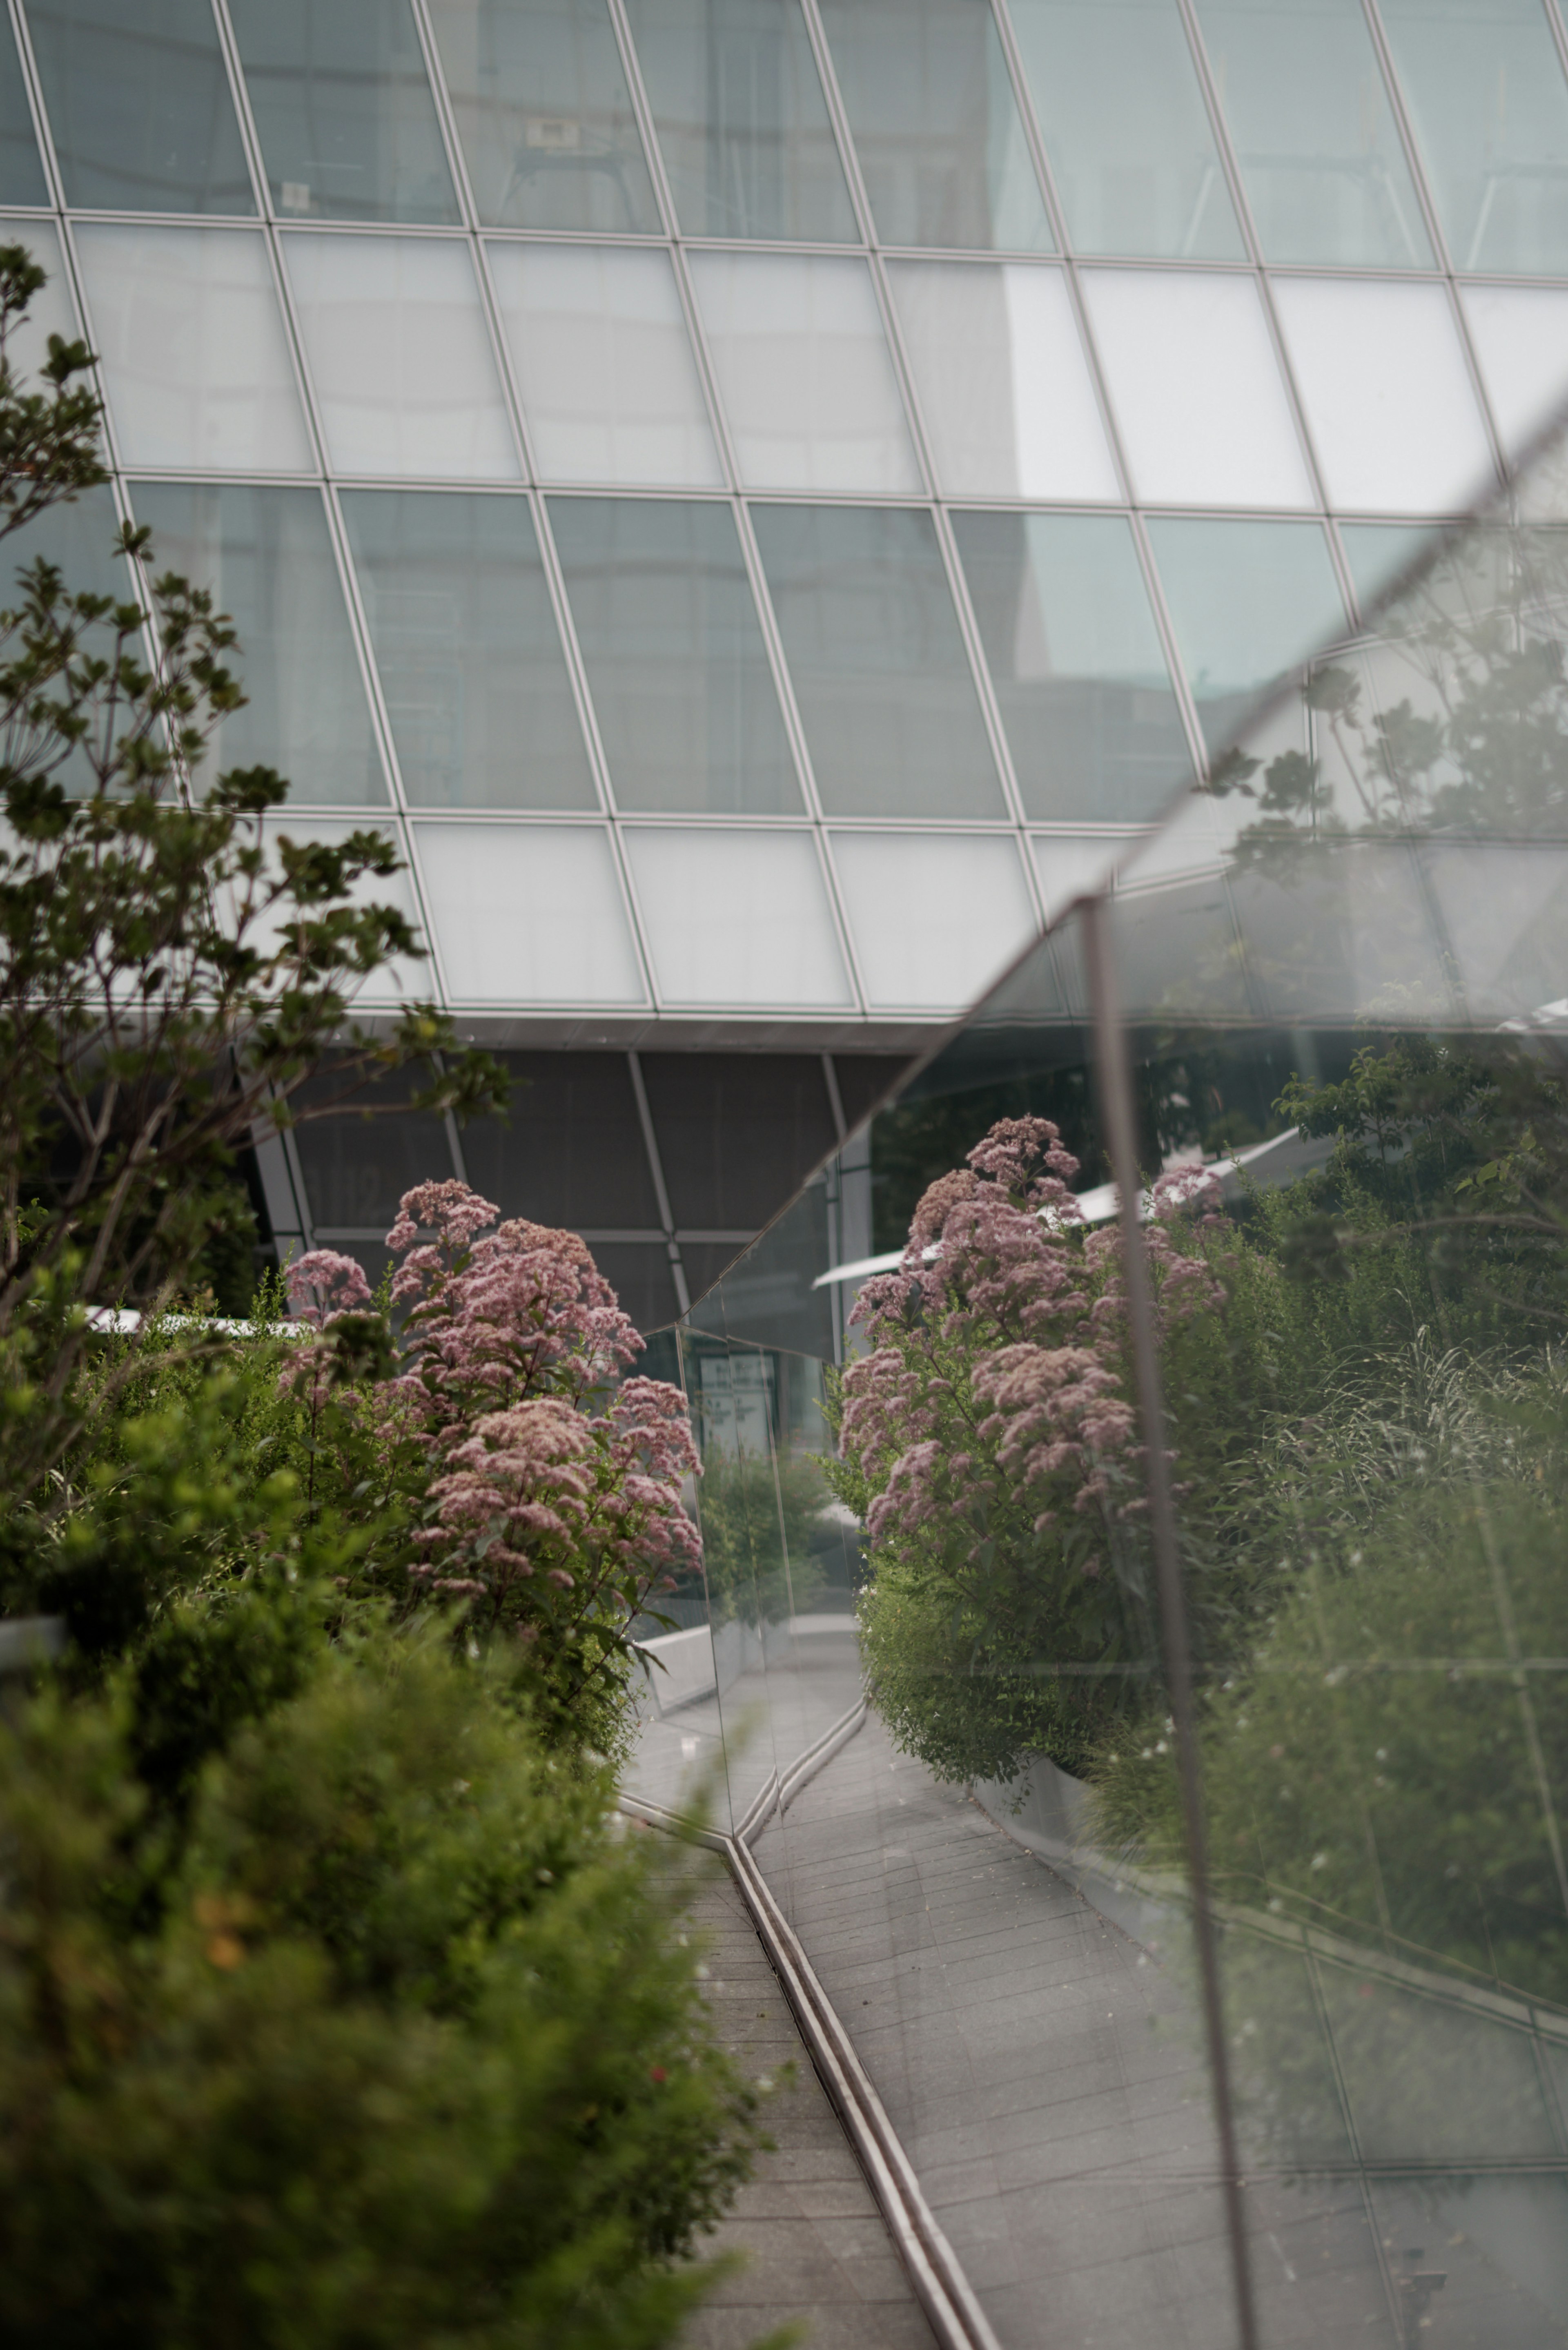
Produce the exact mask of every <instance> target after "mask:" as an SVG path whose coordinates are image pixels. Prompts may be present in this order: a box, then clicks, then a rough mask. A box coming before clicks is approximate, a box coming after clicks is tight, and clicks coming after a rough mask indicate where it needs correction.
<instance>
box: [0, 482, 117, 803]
mask: <svg viewBox="0 0 1568 2350" xmlns="http://www.w3.org/2000/svg"><path fill="white" fill-rule="evenodd" d="M118 538H119V515H118V514H117V513H116V511H115V504H114V493H113V491H112V490H111V489H110V488H109V484H107V483H105V482H99V483H98V484H95V486H94V487H93V488H92V489H90V490H85V491H84V492H83V493H82V494H81V496H80V497H78V498H73V499H70V500H68V501H67V502H65V503H62V504H59V505H54V506H48V507H47V508H46V509H45V511H44V512H43V513H42V514H40V515H35V516H34V518H33V520H32V521H31V522H29V523H25V524H24V525H23V526H22V528H21V529H20V530H14V531H8V532H7V533H6V536H5V540H4V541H3V542H0V604H3V605H5V606H6V607H12V606H13V605H14V603H15V600H16V580H17V574H18V573H19V572H21V571H24V570H27V569H30V568H31V567H32V566H33V565H34V564H35V563H39V562H42V563H51V564H53V565H54V566H55V567H56V569H57V571H59V572H60V574H61V575H62V577H64V580H65V583H66V586H67V590H69V591H70V592H71V593H73V594H79V595H88V596H107V597H109V598H111V600H112V601H113V602H115V603H117V604H123V603H124V602H125V601H126V599H127V598H129V597H130V596H135V597H137V598H139V599H140V598H141V597H142V596H143V595H144V593H145V581H144V580H143V579H141V578H139V577H136V576H135V575H134V574H133V573H132V570H131V567H130V564H128V563H127V562H126V560H125V558H124V556H121V555H118V554H117V553H116V552H115V543H116V541H117V540H118ZM82 650H83V652H84V654H86V656H87V657H88V659H90V660H113V659H114V657H115V631H114V629H113V627H112V626H111V625H110V624H109V622H102V621H100V622H94V623H92V624H91V625H90V626H88V628H86V629H84V630H83V631H82ZM50 773H51V774H52V775H54V776H55V778H56V779H57V781H58V782H59V783H60V784H61V785H62V786H63V787H64V788H65V790H67V792H70V793H73V794H78V795H85V794H86V793H88V792H90V791H92V790H93V789H94V788H95V786H96V780H97V779H96V777H95V775H94V773H93V768H92V765H91V763H90V761H89V759H88V754H87V753H86V751H85V750H84V749H83V748H82V746H81V745H80V744H78V745H76V746H75V747H73V748H72V749H71V750H70V751H69V752H68V754H67V756H66V758H65V759H64V760H63V761H62V762H61V763H60V764H59V765H58V766H57V767H52V768H51V770H50Z"/></svg>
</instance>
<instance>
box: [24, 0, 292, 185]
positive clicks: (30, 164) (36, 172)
mask: <svg viewBox="0 0 1568 2350" xmlns="http://www.w3.org/2000/svg"><path fill="white" fill-rule="evenodd" d="M48 201H49V194H48V190H47V186H46V185H45V182H44V166H43V163H42V162H41V161H40V160H39V156H38V141H37V139H36V135H35V133H34V130H33V109H32V108H31V107H30V106H29V105H28V103H27V88H26V83H25V82H24V81H23V79H22V66H21V61H20V59H19V58H18V57H17V55H16V35H15V33H14V32H13V31H12V29H11V20H10V18H9V17H6V18H5V21H4V22H3V23H0V204H47V203H48ZM245 210H246V211H247V212H251V211H253V210H254V206H253V205H251V204H249V203H247V204H246V206H245Z"/></svg>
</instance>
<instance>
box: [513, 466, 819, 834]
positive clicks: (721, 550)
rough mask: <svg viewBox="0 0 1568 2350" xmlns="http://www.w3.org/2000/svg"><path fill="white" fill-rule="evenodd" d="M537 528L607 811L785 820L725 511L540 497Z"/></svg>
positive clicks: (762, 668) (662, 501)
mask: <svg viewBox="0 0 1568 2350" xmlns="http://www.w3.org/2000/svg"><path fill="white" fill-rule="evenodd" d="M550 524H551V527H552V529H553V531H554V532H555V536H556V548H557V550H558V551H559V554H560V558H561V568H562V571H563V572H564V573H565V575H566V593H567V596H568V598H569V599H570V602H571V607H572V618H573V620H574V621H575V623H576V632H577V642H578V644H579V646H580V647H581V649H582V655H583V663H584V666H585V668H586V669H587V676H588V685H589V689H590V691H592V694H593V698H594V710H595V714H596V716H597V720H598V729H599V739H600V741H601V742H602V743H603V744H604V748H605V756H606V758H607V761H608V763H609V771H610V781H611V783H612V785H614V788H615V794H616V798H617V801H618V804H619V806H621V807H622V808H623V809H624V808H649V809H659V810H661V811H669V812H670V813H671V814H676V813H683V814H693V815H695V814H699V813H701V814H704V815H707V814H719V813H721V812H724V813H732V814H735V815H744V816H774V815H780V814H784V813H785V812H793V811H794V810H796V809H798V808H799V806H800V785H799V784H798V783H797V782H796V780H795V774H794V763H793V761H792V759H791V757H790V752H789V743H788V739H787V737H786V736H785V733H784V720H783V718H782V717H781V715H780V712H779V705H778V695H777V693H776V692H775V691H774V681H773V675H772V672H771V671H770V670H769V667H768V660H767V653H766V650H765V649H764V647H763V633H762V629H761V628H760V626H759V625H758V621H757V614H756V607H755V605H754V604H753V600H752V590H751V583H750V581H749V580H748V579H747V577H746V570H745V565H744V562H743V561H742V555H741V543H740V539H739V537H738V536H737V534H736V530H735V524H734V517H733V515H732V514H731V512H730V509H729V507H728V506H725V505H718V504H695V503H689V502H686V501H683V500H679V499H670V498H658V499H654V498H641V499H617V498H552V499H551V501H550Z"/></svg>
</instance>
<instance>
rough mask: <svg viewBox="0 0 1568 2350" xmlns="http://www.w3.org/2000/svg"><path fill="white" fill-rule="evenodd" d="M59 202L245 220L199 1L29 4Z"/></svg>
mask: <svg viewBox="0 0 1568 2350" xmlns="http://www.w3.org/2000/svg"><path fill="white" fill-rule="evenodd" d="M27 23H28V26H29V28H30V30H31V32H32V36H33V54H34V56H35V57H36V58H37V61H38V74H39V78H40V79H41V80H42V82H43V85H44V102H45V104H46V105H47V108H48V113H49V127H50V129H51V130H52V131H53V133H54V140H55V153H56V154H57V157H58V159H59V165H60V177H61V178H62V179H63V181H64V182H65V188H66V202H67V203H70V204H98V205H103V206H105V207H109V206H113V207H115V208H116V209H118V210H120V211H126V212H139V213H254V210H255V200H254V196H253V194H252V192H251V180H250V173H249V172H248V171H247V170H246V168H245V155H244V147H243V146H242V145H241V143H240V127H239V123H238V121H237V120H236V119H235V115H234V99H232V97H231V96H230V94H229V78H228V74H227V72H226V71H225V69H224V66H223V52H222V50H221V49H220V48H219V47H218V35H217V28H216V26H214V24H213V11H212V8H211V7H210V5H208V0H32V4H31V5H29V7H28V9H27Z"/></svg>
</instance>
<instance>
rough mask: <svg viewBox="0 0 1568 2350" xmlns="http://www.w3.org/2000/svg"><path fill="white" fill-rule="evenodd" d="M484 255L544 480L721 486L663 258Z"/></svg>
mask: <svg viewBox="0 0 1568 2350" xmlns="http://www.w3.org/2000/svg"><path fill="white" fill-rule="evenodd" d="M489 251H490V267H491V272H492V275H493V278H494V281H495V294H496V299H497V301H498V302H499V304H500V306H501V317H502V323H503V325H504V328H505V330H506V339H507V342H508V344H509V345H510V346H511V350H512V359H513V364H514V367H515V368H516V369H517V381H518V384H519V387H520V388H521V390H522V393H523V407H524V413H525V414H526V416H527V419H528V429H529V432H530V433H531V434H532V436H533V442H534V461H535V464H536V466H537V467H538V471H539V476H540V479H541V480H542V481H546V482H638V483H668V484H678V485H680V486H681V487H687V486H691V487H692V488H703V487H706V486H708V485H709V484H718V483H720V482H722V479H723V476H722V473H721V472H720V470H719V457H718V452H717V451H716V450H715V448H714V446H713V436H712V433H711V432H710V430H709V427H708V411H707V408H706V406H705V405H704V402H703V399H702V386H701V380H700V379H699V377H698V374H697V362H696V360H695V359H693V357H692V355H691V341H690V339H689V338H688V336H687V332H686V320H685V317H684V315H683V314H682V311H681V308H680V295H679V294H678V293H677V292H676V288H675V273H674V271H673V270H672V269H671V267H670V256H669V255H668V254H665V253H650V252H649V251H648V250H647V249H646V248H644V249H642V250H640V251H639V249H638V247H637V246H635V245H612V244H607V245H581V244H566V245H558V244H493V245H491V247H490V248H489Z"/></svg>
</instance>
